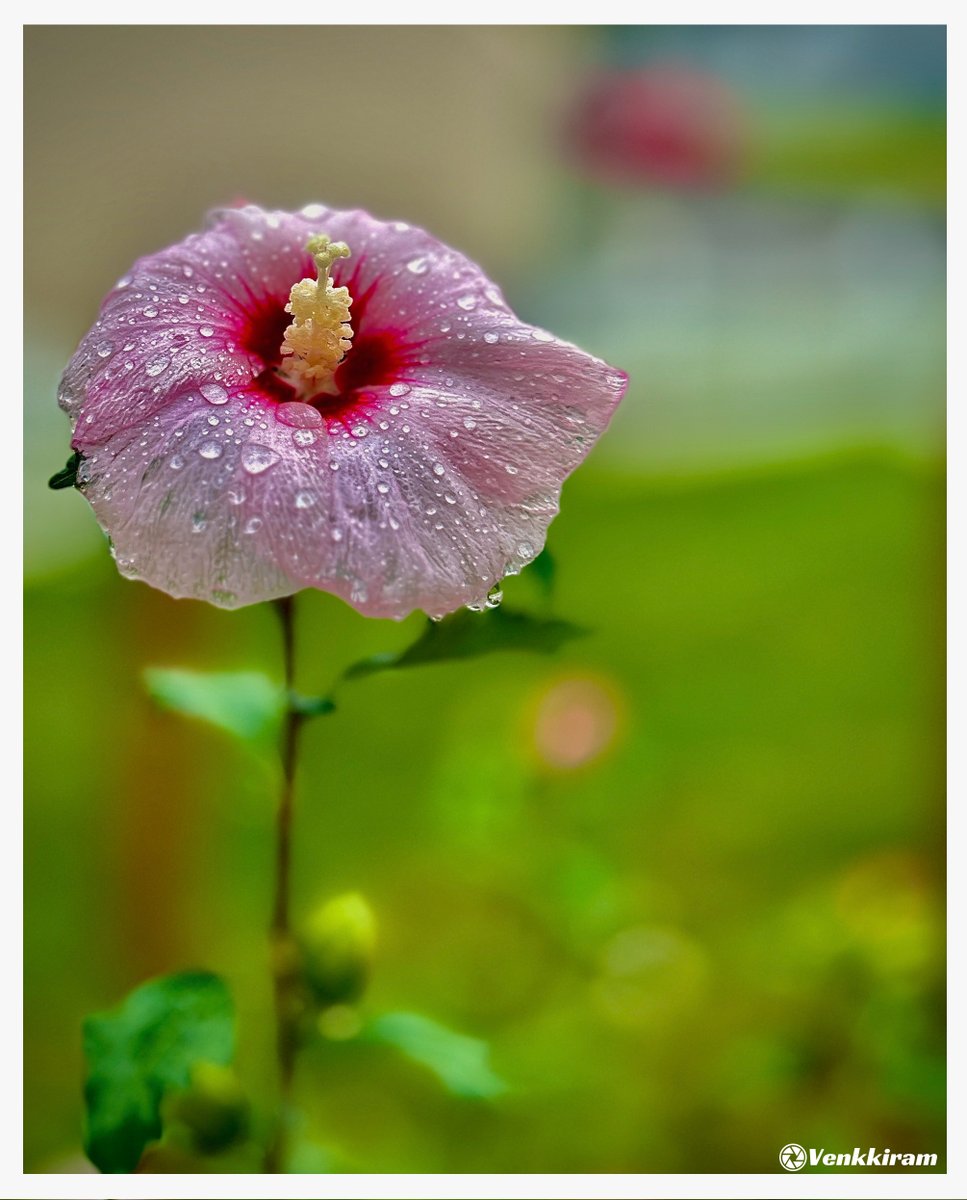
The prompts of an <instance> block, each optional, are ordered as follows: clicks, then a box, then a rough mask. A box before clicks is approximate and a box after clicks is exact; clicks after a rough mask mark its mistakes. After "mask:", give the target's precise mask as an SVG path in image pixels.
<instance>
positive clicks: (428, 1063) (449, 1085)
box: [362, 1012, 507, 1100]
mask: <svg viewBox="0 0 967 1200" xmlns="http://www.w3.org/2000/svg"><path fill="white" fill-rule="evenodd" d="M362 1037H363V1038H365V1039H366V1040H367V1041H373V1042H381V1043H383V1044H384V1045H386V1046H393V1047H395V1048H396V1049H397V1050H399V1051H400V1052H401V1053H402V1054H405V1055H406V1057H407V1058H410V1059H412V1060H413V1062H417V1063H420V1065H421V1066H424V1067H428V1068H429V1069H430V1070H431V1071H432V1072H433V1074H434V1075H436V1077H437V1078H438V1079H439V1080H440V1082H441V1083H442V1084H443V1086H444V1087H445V1088H446V1089H447V1091H448V1092H451V1093H452V1094H453V1095H454V1096H463V1097H465V1098H467V1099H472V1100H490V1099H492V1098H493V1097H495V1096H499V1095H501V1093H503V1092H506V1091H507V1084H506V1083H505V1082H504V1080H503V1079H501V1078H500V1076H499V1075H496V1074H495V1073H494V1071H493V1070H492V1069H491V1066H490V1062H489V1059H490V1047H489V1046H488V1045H487V1043H486V1042H483V1041H481V1040H480V1039H479V1038H472V1037H467V1036H466V1034H463V1033H455V1032H454V1031H453V1030H452V1029H447V1027H446V1026H445V1025H441V1024H439V1022H437V1021H433V1020H431V1019H430V1018H429V1017H424V1016H421V1015H420V1014H419V1013H407V1012H398V1013H384V1014H383V1016H381V1017H377V1018H376V1019H375V1020H374V1021H372V1022H371V1023H370V1024H369V1025H368V1026H367V1027H366V1029H365V1030H364V1031H363V1034H362Z"/></svg>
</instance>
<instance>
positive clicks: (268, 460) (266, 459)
mask: <svg viewBox="0 0 967 1200" xmlns="http://www.w3.org/2000/svg"><path fill="white" fill-rule="evenodd" d="M278 461H279V455H278V454H276V452H275V451H274V450H271V449H269V447H268V446H260V445H259V444H258V443H257V442H253V443H251V444H250V445H248V446H246V447H245V449H244V450H243V451H242V466H243V467H244V468H245V470H246V471H248V473H249V474H250V475H261V474H262V472H263V471H267V470H268V469H269V467H271V466H274V465H275V463H277V462H278Z"/></svg>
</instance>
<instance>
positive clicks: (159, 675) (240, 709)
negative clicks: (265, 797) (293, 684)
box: [144, 667, 285, 742]
mask: <svg viewBox="0 0 967 1200" xmlns="http://www.w3.org/2000/svg"><path fill="white" fill-rule="evenodd" d="M144 681H145V686H146V687H147V689H148V693H149V695H150V696H151V697H152V698H153V699H154V700H155V701H157V703H158V704H160V705H161V706H162V707H163V708H167V709H170V710H171V711H172V712H177V713H181V715H182V716H185V717H195V718H197V719H198V720H200V721H207V722H208V723H209V725H214V726H216V728H218V729H222V730H224V731H225V732H226V733H230V734H232V736H233V737H237V738H241V739H242V741H245V742H251V741H256V740H258V739H260V738H263V737H266V736H268V735H269V734H272V733H274V732H275V730H276V729H277V728H278V725H279V721H280V720H281V718H282V713H283V711H284V710H285V692H284V690H283V689H282V688H281V687H279V686H278V684H275V683H273V682H272V680H271V679H269V677H268V676H267V675H262V674H260V673H259V672H257V671H231V672H225V673H223V674H209V673H205V672H201V671H186V670H180V669H174V668H171V669H169V668H161V667H150V668H148V670H146V671H145V672H144Z"/></svg>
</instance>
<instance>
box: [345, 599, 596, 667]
mask: <svg viewBox="0 0 967 1200" xmlns="http://www.w3.org/2000/svg"><path fill="white" fill-rule="evenodd" d="M586 632H587V630H585V629H582V628H581V627H580V626H578V625H572V624H571V622H570V621H560V620H555V619H553V618H550V617H537V616H532V615H531V614H529V613H522V612H508V611H507V610H506V609H504V608H496V609H493V610H492V611H491V612H487V613H472V612H467V611H464V612H458V613H454V614H453V615H452V616H449V617H445V618H444V619H443V620H442V621H430V622H429V623H428V624H427V627H426V629H425V630H424V632H423V634H422V635H421V636H420V637H419V638H418V639H417V640H416V641H415V642H414V643H413V644H412V645H411V646H408V647H407V648H406V649H405V650H402V651H401V652H400V653H399V654H377V655H374V656H373V657H372V658H365V659H363V660H362V661H360V662H358V663H354V664H353V665H352V666H351V667H349V668H348V669H347V670H346V671H345V672H344V674H343V679H346V680H350V679H362V678H364V677H365V676H367V675H373V674H375V673H376V672H378V671H392V670H399V669H400V668H402V667H416V666H422V665H424V664H426V663H436V662H449V661H453V660H455V659H460V658H479V657H480V656H482V655H484V654H495V653H497V652H498V651H501V650H527V651H532V652H535V653H538V654H551V653H553V652H554V651H555V650H557V649H559V648H560V647H561V646H563V645H564V643H565V642H569V641H571V640H572V639H573V638H577V637H582V636H584V634H585V633H586Z"/></svg>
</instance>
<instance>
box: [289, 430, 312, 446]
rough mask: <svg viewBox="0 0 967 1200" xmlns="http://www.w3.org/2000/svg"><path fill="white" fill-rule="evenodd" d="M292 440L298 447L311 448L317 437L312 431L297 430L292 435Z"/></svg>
mask: <svg viewBox="0 0 967 1200" xmlns="http://www.w3.org/2000/svg"><path fill="white" fill-rule="evenodd" d="M292 440H293V441H294V442H295V444H296V445H297V446H311V445H312V444H313V442H314V441H315V440H316V435H315V434H314V433H313V432H312V430H311V429H297V430H296V431H295V432H294V433H293V434H292Z"/></svg>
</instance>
